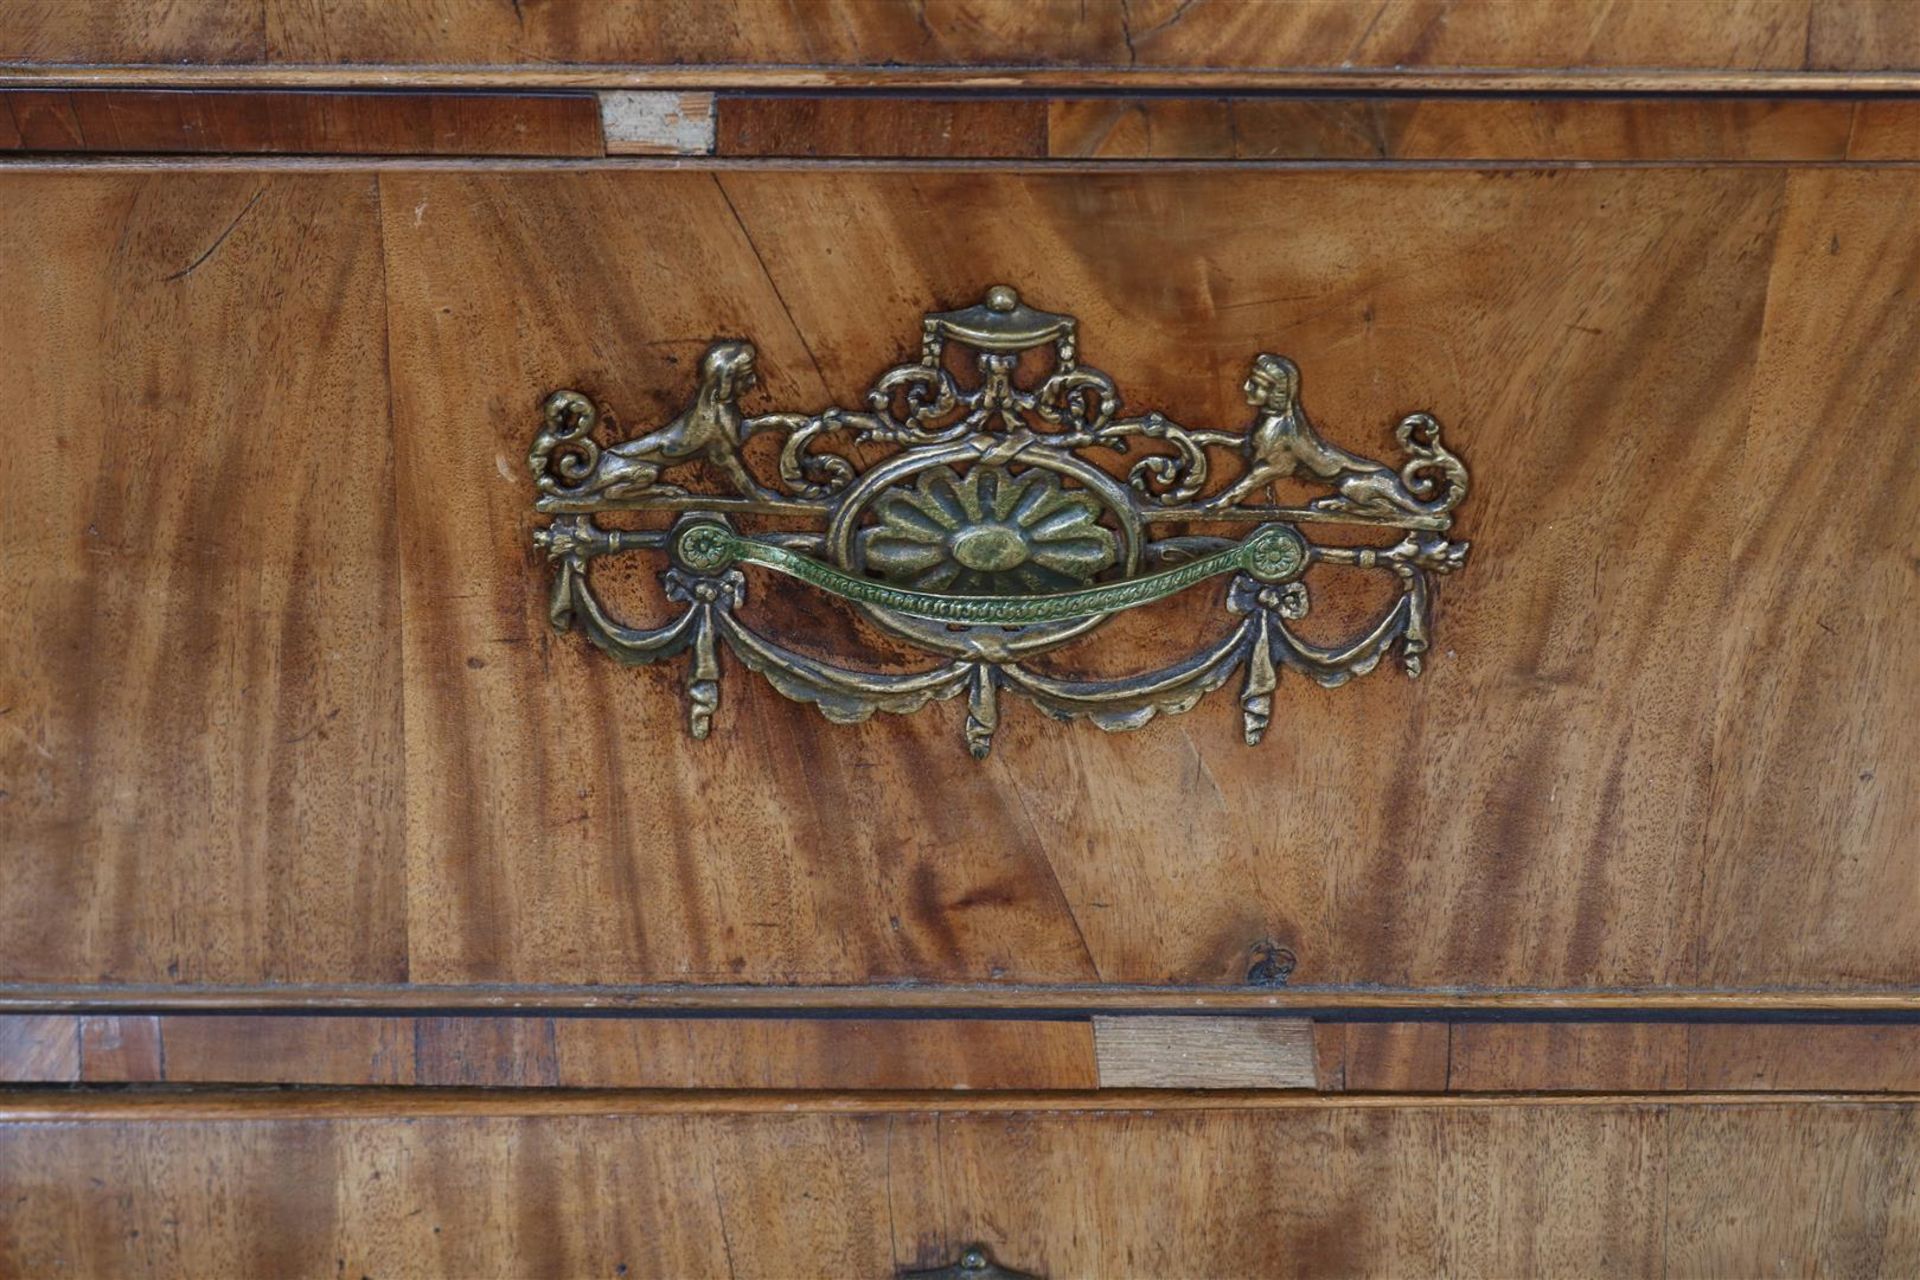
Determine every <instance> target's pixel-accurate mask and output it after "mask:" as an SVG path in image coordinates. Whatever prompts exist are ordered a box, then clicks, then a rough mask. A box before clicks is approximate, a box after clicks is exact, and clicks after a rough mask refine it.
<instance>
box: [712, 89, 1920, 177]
mask: <svg viewBox="0 0 1920 1280" xmlns="http://www.w3.org/2000/svg"><path fill="white" fill-rule="evenodd" d="M723 118H724V115H723ZM1916 121H1920V109H1917V108H1916V104H1913V103H1911V102H1906V101H1900V100H1874V101H1868V102H1854V101H1848V100H1844V99H1836V98H1772V99H1763V98H1585V99H1572V98H1437V97H1436V98H1403V97H1385V96H1382V97H1374V98H1326V97H1298V98H1273V97H1244V98H1222V97H1199V98H1178V97H1159V98H1124V97H1118V98H1116V97H1102V98H1071V97H1066V98H1056V99H1054V100H1053V101H1052V102H1050V103H1049V104H1048V122H1047V130H1048V132H1047V148H1048V154H1050V155H1055V156H1089V157H1100V158H1104V159H1126V158H1150V159H1165V160H1175V159H1235V160H1388V159H1391V160H1496V159H1497V160H1595V161H1598V160H1636V161H1657V160H1809V161H1840V160H1847V159H1873V160H1895V159H1914V158H1916V157H1920V130H1917V129H1916V124H1915V122H1916Z"/></svg>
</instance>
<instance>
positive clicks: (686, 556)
mask: <svg viewBox="0 0 1920 1280" xmlns="http://www.w3.org/2000/svg"><path fill="white" fill-rule="evenodd" d="M674 554H675V556H676V557H677V558H678V559H679V560H680V562H681V563H682V564H684V565H686V566H687V567H688V568H689V569H694V570H697V571H699V572H701V573H717V572H719V571H720V570H722V569H725V568H727V567H728V566H729V565H731V564H734V563H735V562H739V563H744V564H757V565H759V566H761V567H762V568H766V569H773V570H776V571H777V572H780V573H784V574H786V575H787V576H788V577H790V578H798V579H799V580H800V581H802V582H805V583H807V584H809V585H811V586H815V587H818V588H820V589H821V590H822V591H830V592H832V593H833V594H834V595H837V596H840V597H842V598H844V599H847V600H857V601H859V602H860V603H862V604H870V605H874V606H876V607H878V608H881V609H892V610H894V611H895V612H897V613H905V614H911V615H912V616H913V617H916V618H927V619H930V620H932V621H935V622H957V623H964V624H966V625H968V626H1003V627H1019V626H1030V625H1032V624H1034V623H1037V622H1059V621H1064V620H1066V619H1068V618H1090V617H1094V616H1096V615H1098V614H1103V613H1114V612H1116V611H1118V610H1120V609H1129V608H1132V607H1133V606H1135V605H1142V604H1151V603H1153V602H1154V601H1156V600H1164V599H1166V598H1167V597H1168V596H1170V595H1174V594H1175V593H1177V592H1181V591H1185V590H1186V589H1187V588H1188V587H1191V586H1193V585H1194V584H1196V583H1199V582H1204V581H1206V580H1207V579H1208V578H1213V577H1218V576H1219V575H1220V574H1223V573H1229V572H1232V571H1234V570H1240V571H1242V572H1245V573H1250V574H1252V575H1253V576H1254V577H1256V578H1258V579H1260V580H1261V581H1262V582H1286V581H1289V580H1291V579H1293V578H1296V577H1298V576H1299V575H1300V573H1301V571H1302V570H1304V569H1305V568H1306V567H1307V544H1306V540H1305V539H1304V538H1302V537H1301V536H1300V535H1299V534H1297V533H1295V532H1294V531H1293V530H1291V529H1288V528H1286V527H1285V526H1283V525H1267V526H1265V527H1262V528H1260V529H1256V530H1255V531H1254V532H1252V533H1250V534H1248V535H1247V537H1246V538H1245V539H1244V540H1243V541H1241V542H1240V543H1239V544H1237V545H1235V546H1232V547H1229V548H1227V549H1226V550H1225V551H1219V552H1215V553H1214V554H1213V555H1210V556H1202V557H1200V558H1199V559H1197V560H1190V561H1188V562H1187V563H1186V564H1181V565H1175V566H1174V567H1173V568H1171V569H1162V570H1161V571H1160V572H1158V573H1149V574H1143V575H1142V576H1140V577H1138V578H1128V579H1126V580H1125V581H1123V582H1110V583H1105V584H1103V585H1100V586H1094V587H1084V588H1082V589H1080V590H1078V591H1058V592H1050V593H1048V594H1045V595H1005V596H948V595H940V594H938V593H936V592H932V591H911V590H908V589H906V588H904V587H894V586H889V585H887V584H886V583H884V582H875V581H874V580H873V579H871V578H861V577H856V576H855V575H853V574H850V573H842V572H841V571H840V570H838V569H835V568H834V567H832V566H831V565H828V564H825V563H823V562H822V561H819V560H816V559H814V558H813V557H812V556H806V555H801V554H800V553H799V552H797V551H789V550H787V549H786V548H785V547H777V546H772V545H769V544H767V543H764V542H756V541H755V540H754V539H752V538H749V537H745V536H743V535H741V534H737V533H734V532H733V531H732V530H730V529H728V528H727V527H726V526H724V525H721V524H717V523H707V522H704V521H702V522H696V523H692V524H687V525H684V526H682V528H681V530H680V532H679V533H678V534H677V535H676V537H675V539H674Z"/></svg>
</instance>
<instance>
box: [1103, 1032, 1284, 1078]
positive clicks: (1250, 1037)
mask: <svg viewBox="0 0 1920 1280" xmlns="http://www.w3.org/2000/svg"><path fill="white" fill-rule="evenodd" d="M1093 1043H1094V1055H1095V1059H1096V1061H1097V1063H1098V1065H1099V1072H1100V1087H1101V1088H1103V1089H1311V1088H1313V1087H1314V1082H1315V1081H1314V1045H1313V1024H1312V1023H1310V1022H1308V1021H1306V1020H1305V1019H1303V1018H1152V1017H1145V1018H1142V1017H1125V1018H1122V1017H1105V1018H1101V1017H1096V1018H1094V1020H1093Z"/></svg>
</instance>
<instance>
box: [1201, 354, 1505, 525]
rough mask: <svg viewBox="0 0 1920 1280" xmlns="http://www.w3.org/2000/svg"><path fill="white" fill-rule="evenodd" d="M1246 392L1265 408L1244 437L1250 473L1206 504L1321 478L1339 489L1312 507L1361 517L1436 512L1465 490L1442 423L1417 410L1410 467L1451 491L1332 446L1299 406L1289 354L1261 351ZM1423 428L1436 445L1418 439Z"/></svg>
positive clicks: (1406, 440) (1407, 437)
mask: <svg viewBox="0 0 1920 1280" xmlns="http://www.w3.org/2000/svg"><path fill="white" fill-rule="evenodd" d="M1244 390H1245V391H1246V396H1247V403H1248V404H1250V405H1252V406H1253V407H1254V408H1255V409H1257V410H1258V411H1259V416H1258V417H1257V418H1256V420H1255V421H1254V424H1253V426H1252V428H1251V429H1249V430H1248V432H1247V434H1246V435H1245V436H1244V437H1242V438H1240V440H1239V441H1238V443H1239V445H1240V448H1241V451H1242V452H1243V453H1244V454H1245V455H1246V459H1247V469H1246V474H1244V475H1242V476H1241V477H1240V479H1239V480H1237V481H1235V482H1234V484H1233V485H1232V486H1231V487H1230V488H1228V489H1227V490H1226V491H1224V492H1223V493H1221V494H1220V495H1219V496H1218V497H1215V498H1213V499H1211V500H1210V501H1209V502H1208V503H1207V505H1208V506H1212V507H1231V506H1234V505H1236V504H1238V503H1241V502H1245V501H1246V500H1247V499H1248V498H1250V497H1252V496H1254V495H1255V494H1257V493H1259V492H1260V491H1261V490H1262V489H1265V488H1268V487H1269V486H1271V485H1272V484H1273V483H1274V482H1275V481H1276V480H1284V479H1287V478H1288V477H1290V476H1299V477H1301V478H1302V479H1307V480H1318V481H1321V482H1323V483H1325V484H1328V485H1330V486H1332V488H1333V490H1334V492H1333V494H1331V495H1328V496H1326V497H1322V498H1317V499H1315V500H1314V501H1313V503H1312V504H1311V505H1312V506H1313V507H1315V508H1316V509H1318V510H1323V511H1342V512H1348V513H1351V514H1356V515H1373V516H1395V515H1435V514H1438V513H1439V512H1442V511H1446V510H1448V509H1450V508H1452V507H1453V506H1454V505H1455V504H1456V503H1458V502H1459V500H1460V498H1461V497H1463V496H1464V495H1465V493H1466V479H1467V474H1466V468H1465V467H1464V466H1463V465H1462V464H1461V463H1460V461H1459V459H1457V458H1455V457H1454V456H1453V455H1452V454H1450V453H1447V452H1446V451H1445V450H1444V449H1441V448H1440V447H1439V439H1438V435H1437V432H1438V424H1437V423H1434V422H1433V420H1432V419H1431V418H1428V417H1426V416H1425V415H1424V414H1416V415H1414V416H1413V417H1411V418H1408V419H1407V420H1406V421H1405V422H1403V423H1402V424H1401V428H1400V437H1401V443H1403V444H1405V445H1407V446H1408V448H1409V449H1410V450H1411V451H1412V452H1413V454H1414V457H1413V460H1412V462H1410V463H1409V467H1410V468H1412V467H1414V466H1416V465H1417V467H1418V468H1419V469H1420V470H1422V471H1425V470H1437V471H1439V472H1440V473H1441V474H1442V477H1443V478H1444V479H1445V480H1446V485H1445V488H1444V489H1443V490H1442V491H1441V492H1440V493H1438V494H1434V493H1433V489H1434V487H1435V486H1434V484H1433V483H1432V481H1431V480H1429V479H1428V478H1427V477H1426V476H1424V475H1421V476H1418V477H1416V479H1417V481H1418V482H1419V484H1420V491H1416V490H1415V489H1413V488H1410V487H1409V484H1408V481H1407V479H1406V478H1405V477H1404V476H1403V473H1402V472H1400V471H1396V470H1394V469H1393V468H1392V467H1390V466H1388V465H1387V464H1386V463H1384V462H1376V461H1374V460H1373V459H1372V458H1363V457H1361V456H1360V455H1359V454H1356V453H1348V452H1347V451H1346V450H1345V449H1342V448H1341V447H1340V446H1338V445H1336V444H1331V443H1329V442H1328V441H1327V440H1326V439H1324V438H1323V437H1322V436H1321V435H1320V433H1319V432H1318V431H1316V430H1315V429H1314V426H1313V422H1312V421H1311V420H1310V419H1309V418H1308V417H1307V411H1306V409H1305V408H1303V407H1302V406H1301V404H1300V370H1299V368H1298V367H1297V366H1296V365H1295V364H1294V363H1293V361H1291V360H1289V359H1287V358H1286V357H1285V356H1276V355H1262V356H1259V357H1258V358H1256V359H1255V360H1254V362H1253V369H1252V371H1251V372H1250V373H1248V375H1247V381H1246V385H1245V388H1244ZM1415 427H1419V428H1420V429H1422V430H1423V431H1426V432H1428V433H1429V435H1430V436H1431V440H1430V442H1422V441H1416V440H1414V439H1413V435H1412V433H1413V430H1414V428H1415Z"/></svg>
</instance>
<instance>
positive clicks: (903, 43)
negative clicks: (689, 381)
mask: <svg viewBox="0 0 1920 1280" xmlns="http://www.w3.org/2000/svg"><path fill="white" fill-rule="evenodd" d="M0 58H4V59H6V60H12V61H23V62H69V63H95V62H108V63H111V62H149V63H151V62H169V61H175V60H194V61H205V62H214V63H233V62H253V63H361V64H409V63H414V64H418V63H428V64H431V63H451V64H471V63H495V64H498V63H558V64H565V63H585V64H595V63H634V64H701V63H715V64H738V63H756V62H763V63H789V64H804V65H825V66H860V65H885V64H905V65H909V66H952V65H965V64H985V65H989V66H995V65H1009V64H1011V65H1060V66H1100V67H1116V68H1129V67H1146V68H1153V67H1171V68H1193V67H1202V68H1204V67H1226V68H1243V67H1271V66H1319V67H1363V68H1364V67H1393V68H1399V67H1412V68H1434V67H1442V68H1444V67H1514V66H1524V67H1542V66H1545V67H1561V66H1564V67H1631V68H1645V67H1674V68H1702V67H1705V68H1753V69H1776V70H1784V69H1799V68H1808V69H1813V68H1837V69H1844V70H1868V69H1879V68H1886V67H1912V66H1914V65H1915V64H1916V63H1920V20H1917V19H1916V18H1915V15H1914V14H1913V11H1912V8H1911V6H1909V5H1906V4H1904V3H1902V0H1821V2H1820V3H1813V2H1812V0H1632V2H1631V3H1627V4H1608V3H1604V2H1603V0H1516V2H1512V3H1497V4H1489V3H1475V2H1474V0H1384V2H1383V0H1315V2H1313V3H1303V4H1269V3H1264V2H1263V0H1088V2H1087V3H1084V4H1083V3H1080V2H1079V0H1035V2H1033V3H1027V4H1007V3H1003V2H1001V0H928V3H925V4H913V5H909V4H873V3H863V2H862V0H801V3H797V4H788V5H779V6H773V5H766V4H760V3H756V2H755V0H611V2H609V0H551V2H549V3H542V4H529V5H526V6H525V7H523V8H519V9H515V8H512V7H510V6H495V5H482V4H475V3H467V2H465V0H408V2H406V3H381V2H380V0H344V2H336V3H329V4H326V5H315V4H308V3H302V2H301V0H269V2H268V3H265V4H262V5H259V6H251V5H249V6H230V5H224V4H220V3H218V0H173V2H172V3H160V0H145V2H144V3H139V4H126V3H121V2H120V0H22V2H21V3H18V4H15V5H13V6H10V7H9V10H8V14H7V21H6V22H5V24H4V25H0Z"/></svg>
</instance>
